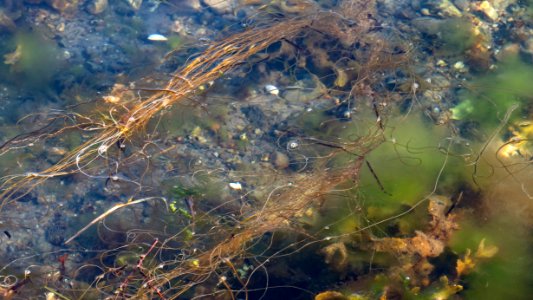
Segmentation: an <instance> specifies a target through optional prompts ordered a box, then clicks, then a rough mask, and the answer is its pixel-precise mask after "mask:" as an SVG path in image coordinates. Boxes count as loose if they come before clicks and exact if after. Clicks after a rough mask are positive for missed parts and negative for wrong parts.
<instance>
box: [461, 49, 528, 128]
mask: <svg viewBox="0 0 533 300" xmlns="http://www.w3.org/2000/svg"><path fill="white" fill-rule="evenodd" d="M531 82H533V66H531V65H529V64H525V63H524V62H522V61H520V60H519V59H518V58H514V59H510V60H509V61H507V62H505V63H503V64H501V65H500V66H499V67H498V69H497V70H495V71H493V72H492V73H489V74H487V75H485V76H481V77H480V78H477V79H475V80H473V81H472V83H471V84H468V85H465V87H466V90H465V91H464V92H463V93H462V95H461V96H460V101H459V104H458V105H457V106H455V107H454V108H452V109H451V111H452V117H453V118H454V119H457V120H462V121H468V122H475V123H477V124H479V128H481V129H482V130H488V131H490V130H493V129H494V128H496V127H497V126H498V125H499V124H500V122H501V121H502V119H503V118H504V116H505V114H506V112H507V111H508V110H509V109H510V108H511V107H512V106H513V105H515V104H519V105H522V106H524V105H526V104H527V103H528V102H529V99H530V97H531V95H532V94H533V85H532V84H531ZM519 117H520V115H519V114H514V115H513V117H512V118H511V120H510V121H513V120H516V119H518V118H519Z"/></svg>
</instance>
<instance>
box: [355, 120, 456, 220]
mask: <svg viewBox="0 0 533 300" xmlns="http://www.w3.org/2000/svg"><path fill="white" fill-rule="evenodd" d="M428 128H430V130H428ZM449 134H450V133H449V132H448V131H447V130H446V128H444V127H434V126H432V125H430V124H428V122H427V121H424V120H423V119H421V117H418V116H410V117H408V118H407V119H406V120H403V121H401V123H400V124H398V125H392V124H389V129H387V132H386V133H385V136H387V140H388V141H387V142H385V143H383V144H382V145H380V146H379V147H378V148H377V149H375V150H374V151H372V152H371V153H370V154H369V155H368V156H367V158H366V159H367V161H368V162H370V164H371V168H372V170H371V169H370V168H363V169H362V171H361V183H360V188H359V194H360V195H361V197H364V199H366V201H367V202H368V203H369V212H371V216H370V217H371V218H372V219H374V218H382V217H384V216H387V215H390V214H393V213H395V212H398V211H399V210H400V209H401V208H402V207H404V206H408V207H409V206H412V205H415V204H417V203H418V202H419V201H420V200H423V199H425V197H426V196H428V195H430V194H432V193H434V192H436V189H437V187H439V184H440V183H441V182H443V181H444V182H446V185H447V186H449V187H448V188H447V189H446V190H448V192H452V191H453V186H454V185H457V184H459V183H460V182H461V181H462V178H465V176H466V174H465V172H464V170H462V169H461V166H462V164H461V161H460V160H459V159H457V158H456V157H453V156H450V155H449V153H448V151H449V150H450V143H451V141H450V139H448V138H449ZM376 177H377V179H376ZM378 180H379V182H378ZM440 189H441V190H442V187H441V188H440Z"/></svg>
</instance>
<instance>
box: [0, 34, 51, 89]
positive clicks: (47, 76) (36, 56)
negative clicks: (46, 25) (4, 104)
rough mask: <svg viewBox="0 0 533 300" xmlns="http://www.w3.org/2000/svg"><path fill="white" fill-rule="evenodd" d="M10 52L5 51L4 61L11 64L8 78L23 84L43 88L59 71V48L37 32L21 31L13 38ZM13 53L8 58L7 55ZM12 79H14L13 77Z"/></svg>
mask: <svg viewBox="0 0 533 300" xmlns="http://www.w3.org/2000/svg"><path fill="white" fill-rule="evenodd" d="M11 44H12V48H11V51H12V52H10V53H4V59H5V61H4V63H5V64H10V68H9V74H5V75H7V77H8V78H13V77H14V78H15V80H16V81H17V82H18V83H20V84H23V85H27V86H31V87H38V88H41V89H44V88H46V86H47V85H48V84H49V83H50V81H51V80H52V77H53V76H54V74H56V73H57V72H58V71H59V66H60V64H59V62H60V60H59V55H60V52H59V49H58V48H57V45H56V44H55V43H54V42H52V41H50V40H48V39H45V38H44V37H43V36H41V35H40V34H39V33H37V32H20V33H17V35H16V36H15V37H14V38H13V40H12V42H11ZM10 54H11V55H13V56H12V57H11V58H12V59H8V57H6V56H5V55H10ZM11 80H12V79H11Z"/></svg>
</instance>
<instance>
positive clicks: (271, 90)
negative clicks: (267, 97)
mask: <svg viewBox="0 0 533 300" xmlns="http://www.w3.org/2000/svg"><path fill="white" fill-rule="evenodd" d="M265 91H266V92H267V93H269V94H271V95H275V96H277V95H279V89H278V88H277V87H276V86H274V85H272V84H267V85H265Z"/></svg>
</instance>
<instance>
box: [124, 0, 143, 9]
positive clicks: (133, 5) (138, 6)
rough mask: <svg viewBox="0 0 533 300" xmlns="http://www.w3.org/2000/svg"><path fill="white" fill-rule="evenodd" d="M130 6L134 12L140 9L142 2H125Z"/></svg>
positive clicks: (135, 0) (139, 0)
mask: <svg viewBox="0 0 533 300" xmlns="http://www.w3.org/2000/svg"><path fill="white" fill-rule="evenodd" d="M127 1H128V3H129V4H130V6H131V7H132V8H133V9H134V10H138V9H139V8H140V7H141V4H143V0H127Z"/></svg>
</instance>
